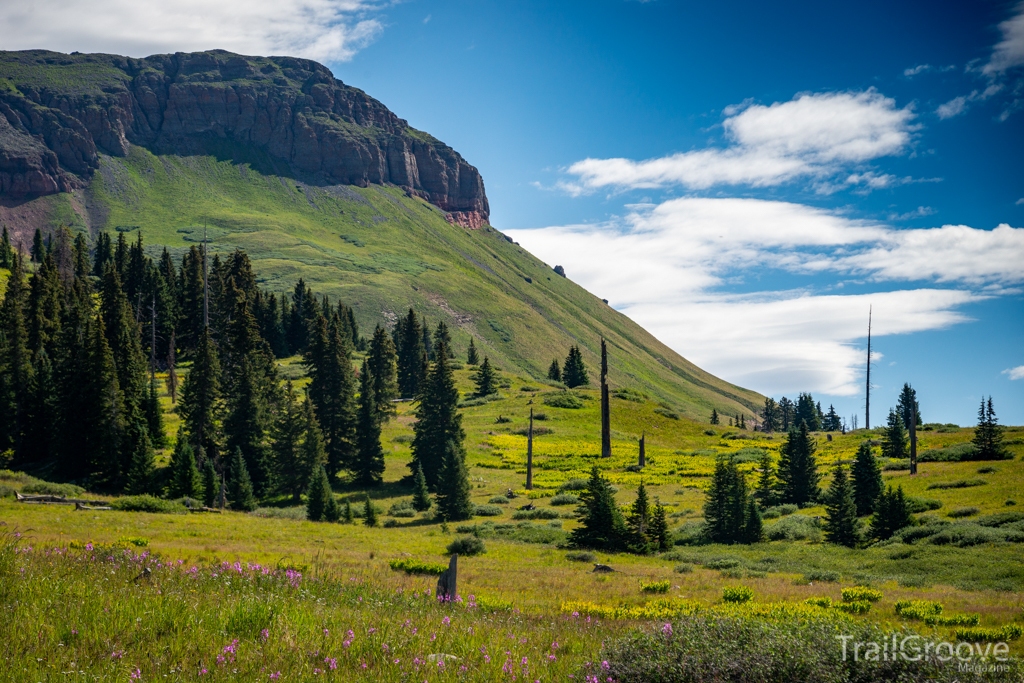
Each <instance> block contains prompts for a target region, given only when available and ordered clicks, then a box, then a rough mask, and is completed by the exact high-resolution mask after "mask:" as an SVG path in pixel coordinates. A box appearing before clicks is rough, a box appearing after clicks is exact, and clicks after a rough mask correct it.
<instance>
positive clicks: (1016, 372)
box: [1002, 365, 1024, 379]
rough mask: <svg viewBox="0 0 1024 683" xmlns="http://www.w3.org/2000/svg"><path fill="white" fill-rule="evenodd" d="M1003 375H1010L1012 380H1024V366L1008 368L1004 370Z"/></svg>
mask: <svg viewBox="0 0 1024 683" xmlns="http://www.w3.org/2000/svg"><path fill="white" fill-rule="evenodd" d="M1002 374H1004V375H1009V376H1010V379H1024V365H1018V366H1017V367H1015V368H1007V369H1005V370H1003V372H1002Z"/></svg>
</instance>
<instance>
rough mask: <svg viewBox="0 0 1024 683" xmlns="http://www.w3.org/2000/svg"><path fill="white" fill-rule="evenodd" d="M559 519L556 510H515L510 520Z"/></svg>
mask: <svg viewBox="0 0 1024 683" xmlns="http://www.w3.org/2000/svg"><path fill="white" fill-rule="evenodd" d="M559 517H561V515H560V514H558V510H552V509H551V508H536V509H533V510H516V511H515V512H514V513H512V519H558V518H559Z"/></svg>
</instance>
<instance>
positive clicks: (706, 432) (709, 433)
mask: <svg viewBox="0 0 1024 683" xmlns="http://www.w3.org/2000/svg"><path fill="white" fill-rule="evenodd" d="M714 435H715V430H714V429H705V430H704V436H714Z"/></svg>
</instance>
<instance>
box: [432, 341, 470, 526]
mask: <svg viewBox="0 0 1024 683" xmlns="http://www.w3.org/2000/svg"><path fill="white" fill-rule="evenodd" d="M444 350H445V349H444V348H443V347H442V348H440V349H437V355H438V362H440V357H441V352H442V351H444ZM470 491H471V489H470V485H469V470H468V469H467V468H466V453H465V451H464V450H463V449H462V444H461V442H456V441H454V440H449V441H448V443H447V445H446V447H445V450H444V459H443V461H442V463H441V471H440V472H438V480H437V496H436V497H437V514H438V516H440V518H441V519H442V520H444V521H446V522H461V521H462V520H466V519H469V518H470V517H472V516H473V503H472V501H470Z"/></svg>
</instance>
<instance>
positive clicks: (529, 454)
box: [526, 408, 533, 491]
mask: <svg viewBox="0 0 1024 683" xmlns="http://www.w3.org/2000/svg"><path fill="white" fill-rule="evenodd" d="M526 490H527V491H532V490H533V408H530V429H529V431H528V432H527V433H526Z"/></svg>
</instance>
